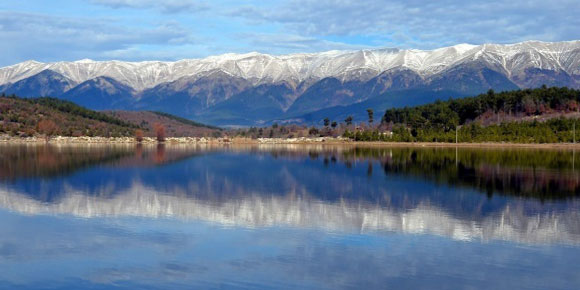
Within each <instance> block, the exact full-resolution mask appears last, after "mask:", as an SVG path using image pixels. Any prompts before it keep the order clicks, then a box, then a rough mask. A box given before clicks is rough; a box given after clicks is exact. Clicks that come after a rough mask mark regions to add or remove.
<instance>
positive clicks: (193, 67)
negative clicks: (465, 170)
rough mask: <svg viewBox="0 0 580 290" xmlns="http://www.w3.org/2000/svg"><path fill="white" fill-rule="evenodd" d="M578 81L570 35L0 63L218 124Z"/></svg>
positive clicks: (20, 91) (24, 86) (7, 82)
mask: <svg viewBox="0 0 580 290" xmlns="http://www.w3.org/2000/svg"><path fill="white" fill-rule="evenodd" d="M544 84H545V85H547V86H559V87H563V86H566V87H570V88H580V41H570V42H557V43H547V42H534V41H529V42H522V43H517V44H512V45H497V44H484V45H467V44H461V45H456V46H452V47H445V48H440V49H436V50H431V51H421V50H399V49H377V50H359V51H329V52H323V53H314V54H291V55H281V56H272V55H266V54H260V53H249V54H226V55H220V56H213V57H208V58H204V59H190V60H180V61H176V62H158V61H147V62H121V61H92V60H81V61H75V62H57V63H40V62H35V61H28V62H24V63H19V64H16V65H12V66H8V67H4V68H0V92H3V93H5V94H8V95H10V94H16V95H19V96H25V97H38V96H52V97H56V98H59V99H64V100H68V101H72V102H74V103H77V104H79V105H81V106H85V107H87V108H90V109H94V110H125V111H136V110H139V111H144V110H146V111H161V112H166V113H170V114H174V115H177V116H180V117H184V118H187V119H193V120H196V121H200V122H203V123H208V124H212V125H219V126H256V125H258V126H259V125H268V124H272V123H273V122H278V123H305V124H318V123H319V122H320V121H321V120H322V119H323V118H325V117H329V118H331V119H336V120H343V119H344V118H345V117H346V116H348V115H353V116H354V117H355V122H356V121H363V120H365V118H366V113H365V110H366V109H367V108H373V109H374V110H375V111H376V112H384V110H385V109H386V108H390V107H402V106H412V105H418V104H423V103H428V102H432V101H434V100H436V99H448V98H458V97H464V96H470V95H476V94H479V93H483V92H486V91H487V90H489V89H494V90H495V91H505V90H514V89H519V88H535V87H540V86H542V85H544Z"/></svg>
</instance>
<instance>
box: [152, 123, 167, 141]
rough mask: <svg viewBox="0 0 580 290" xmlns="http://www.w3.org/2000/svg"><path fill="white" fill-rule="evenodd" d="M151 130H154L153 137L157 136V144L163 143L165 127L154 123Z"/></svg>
mask: <svg viewBox="0 0 580 290" xmlns="http://www.w3.org/2000/svg"><path fill="white" fill-rule="evenodd" d="M153 129H154V130H155V136H157V142H165V126H163V125H162V124H159V123H155V124H153Z"/></svg>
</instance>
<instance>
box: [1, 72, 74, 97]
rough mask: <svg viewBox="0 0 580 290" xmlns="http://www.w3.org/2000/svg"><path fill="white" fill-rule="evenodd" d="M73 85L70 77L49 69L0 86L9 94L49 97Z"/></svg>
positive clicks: (58, 94) (60, 93)
mask: <svg viewBox="0 0 580 290" xmlns="http://www.w3.org/2000/svg"><path fill="white" fill-rule="evenodd" d="M73 86H74V82H73V81H71V80H70V79H68V78H66V77H65V76H63V75H61V74H59V73H57V72H54V71H51V70H48V69H47V70H43V71H40V72H39V73H37V74H35V75H32V76H30V77H28V78H26V79H22V80H19V81H17V82H15V83H7V84H4V85H2V86H0V91H2V92H3V93H5V94H7V95H12V94H15V95H20V96H26V97H47V96H60V95H62V94H63V93H64V92H65V91H67V90H68V89H70V88H71V87H73Z"/></svg>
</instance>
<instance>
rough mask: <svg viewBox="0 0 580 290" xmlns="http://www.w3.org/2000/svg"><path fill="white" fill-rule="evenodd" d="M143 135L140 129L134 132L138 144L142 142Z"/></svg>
mask: <svg viewBox="0 0 580 290" xmlns="http://www.w3.org/2000/svg"><path fill="white" fill-rule="evenodd" d="M144 135H145V134H144V133H143V130H141V129H137V130H135V140H136V141H137V142H139V143H141V142H143V136H144Z"/></svg>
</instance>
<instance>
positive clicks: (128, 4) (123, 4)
mask: <svg viewBox="0 0 580 290" xmlns="http://www.w3.org/2000/svg"><path fill="white" fill-rule="evenodd" d="M91 3H93V4H97V5H103V6H107V7H111V8H115V9H118V8H137V9H158V10H160V11H161V12H163V13H180V12H197V11H202V10H207V9H208V8H209V6H208V4H207V3H205V2H202V1H190V0H181V1H180V0H165V1H157V0H91Z"/></svg>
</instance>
